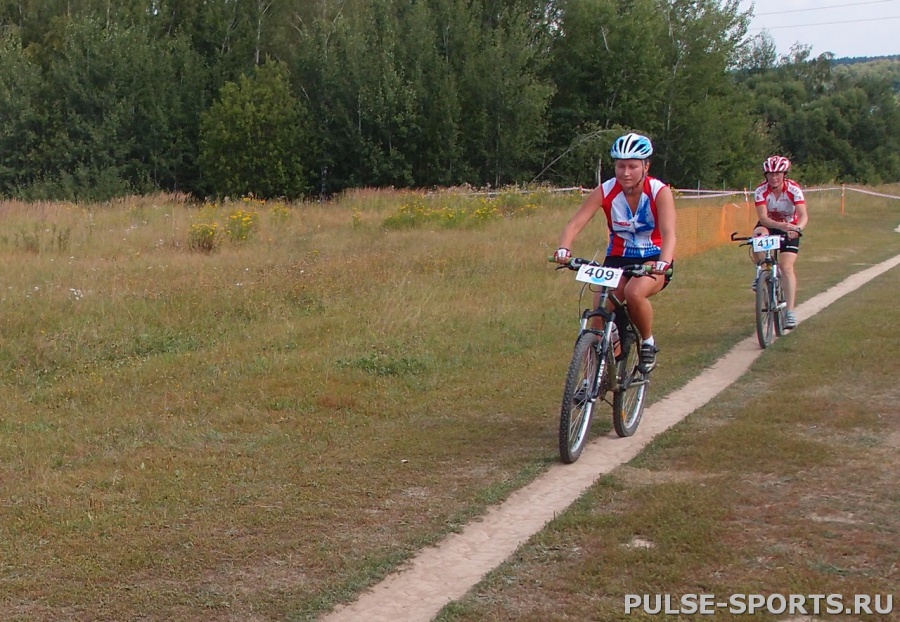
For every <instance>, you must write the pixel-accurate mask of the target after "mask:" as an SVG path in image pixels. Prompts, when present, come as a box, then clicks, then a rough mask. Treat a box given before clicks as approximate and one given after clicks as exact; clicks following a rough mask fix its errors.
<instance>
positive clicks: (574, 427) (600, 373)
mask: <svg viewBox="0 0 900 622" xmlns="http://www.w3.org/2000/svg"><path fill="white" fill-rule="evenodd" d="M550 261H553V258H550ZM563 268H568V269H570V270H574V271H576V272H577V273H578V274H577V275H576V277H575V279H576V280H577V281H579V282H582V283H584V284H585V285H584V286H583V287H582V296H583V295H584V292H585V290H587V291H589V292H590V293H591V294H593V293H594V292H597V291H599V292H600V296H599V300H598V304H597V305H596V306H593V304H592V307H593V308H586V309H584V310H583V311H582V313H581V324H580V330H579V332H578V337H577V338H576V340H575V348H574V351H573V353H572V362H571V363H570V364H569V370H568V373H567V374H566V385H565V389H564V390H563V399H562V406H561V407H560V411H559V456H560V458H561V459H562V461H563V462H564V463H566V464H572V463H573V462H575V461H576V460H578V457H579V456H580V455H581V452H582V450H583V449H584V446H585V444H586V442H587V437H588V432H589V430H590V426H591V420H592V418H593V414H594V409H595V407H596V406H597V404H598V403H599V402H602V401H605V402H607V403H608V404H611V406H612V415H613V427H614V428H615V430H616V434H618V435H619V436H621V437H624V436H631V435H632V434H634V433H635V431H636V430H637V428H638V424H639V423H640V421H641V415H642V414H643V412H644V402H645V398H646V395H647V388H648V386H649V384H650V374H649V373H646V374H645V373H643V372H641V371H640V370H639V369H638V363H639V362H640V332H639V331H638V330H637V328H636V327H635V325H634V323H633V322H632V320H631V316H629V314H628V305H627V304H626V303H625V302H624V301H620V300H619V299H618V298H616V296H615V294H614V290H615V288H616V287H617V286H618V284H619V281H620V280H621V279H622V277H642V276H651V274H653V273H651V272H650V271H649V269H648V268H647V267H645V266H643V265H634V266H625V267H622V268H609V267H604V266H603V265H602V264H600V263H598V262H596V261H592V260H589V259H582V258H579V257H573V258H572V259H571V261H570V263H569V264H567V265H561V266H559V267H558V268H557V269H558V270H560V269H563ZM592 298H593V296H592ZM608 307H610V308H608ZM596 317H599V318H602V319H603V321H604V324H603V328H593V327H592V326H591V324H592V322H591V320H592V319H593V318H596ZM609 392H612V402H610V401H609V400H608V399H607V394H608V393H609Z"/></svg>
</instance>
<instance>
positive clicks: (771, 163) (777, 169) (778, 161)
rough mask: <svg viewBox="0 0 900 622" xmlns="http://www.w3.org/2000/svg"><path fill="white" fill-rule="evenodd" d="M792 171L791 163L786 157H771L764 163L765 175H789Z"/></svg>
mask: <svg viewBox="0 0 900 622" xmlns="http://www.w3.org/2000/svg"><path fill="white" fill-rule="evenodd" d="M789 170H791V161H790V160H788V159H787V158H786V157H784V156H771V157H768V158H766V161H765V162H763V172H764V173H787V172H788V171H789Z"/></svg>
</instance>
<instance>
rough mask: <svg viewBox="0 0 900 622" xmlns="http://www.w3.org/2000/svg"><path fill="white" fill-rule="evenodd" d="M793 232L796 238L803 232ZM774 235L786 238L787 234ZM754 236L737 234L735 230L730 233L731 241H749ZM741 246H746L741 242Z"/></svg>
mask: <svg viewBox="0 0 900 622" xmlns="http://www.w3.org/2000/svg"><path fill="white" fill-rule="evenodd" d="M795 233H796V234H797V237H798V238H801V237H803V232H802V231H795ZM776 235H780V236H781V237H782V238H787V235H786V234H784V233H780V234H776ZM755 237H757V236H755V235H738V234H737V231H734V232H732V234H731V241H732V242H741V241H743V240H748V241H749V240H752V239H753V238H755ZM741 246H746V245H745V244H741Z"/></svg>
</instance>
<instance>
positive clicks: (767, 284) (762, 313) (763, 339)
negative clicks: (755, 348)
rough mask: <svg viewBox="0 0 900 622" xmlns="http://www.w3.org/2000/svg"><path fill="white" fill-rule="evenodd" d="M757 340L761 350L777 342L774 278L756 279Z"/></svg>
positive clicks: (760, 277)
mask: <svg viewBox="0 0 900 622" xmlns="http://www.w3.org/2000/svg"><path fill="white" fill-rule="evenodd" d="M756 339H757V341H759V347H760V348H763V349H765V348H767V347H769V346H770V345H772V341H774V340H775V301H774V300H773V299H772V277H771V276H770V275H768V274H765V273H763V274H760V275H759V278H758V279H756Z"/></svg>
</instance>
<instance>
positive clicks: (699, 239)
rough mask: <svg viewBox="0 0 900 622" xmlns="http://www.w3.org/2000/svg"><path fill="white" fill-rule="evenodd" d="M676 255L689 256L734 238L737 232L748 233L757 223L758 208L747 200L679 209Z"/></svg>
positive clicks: (676, 229)
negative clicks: (733, 235) (732, 235)
mask: <svg viewBox="0 0 900 622" xmlns="http://www.w3.org/2000/svg"><path fill="white" fill-rule="evenodd" d="M676 209H677V210H678V212H677V214H678V220H677V222H676V228H675V235H676V236H677V239H678V243H677V248H678V251H677V255H678V256H679V257H689V256H691V255H696V254H698V253H702V252H703V251H705V250H709V249H711V248H715V247H717V246H722V245H723V244H725V243H727V242H730V241H731V234H732V232H734V231H737V232H739V234H740V235H748V234H749V233H750V231H752V229H753V225H755V224H756V210H755V209H754V208H753V206H752V205H749V204H747V203H745V204H743V205H741V204H739V203H726V204H725V205H709V206H702V207H701V206H690V207H681V208H676Z"/></svg>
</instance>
